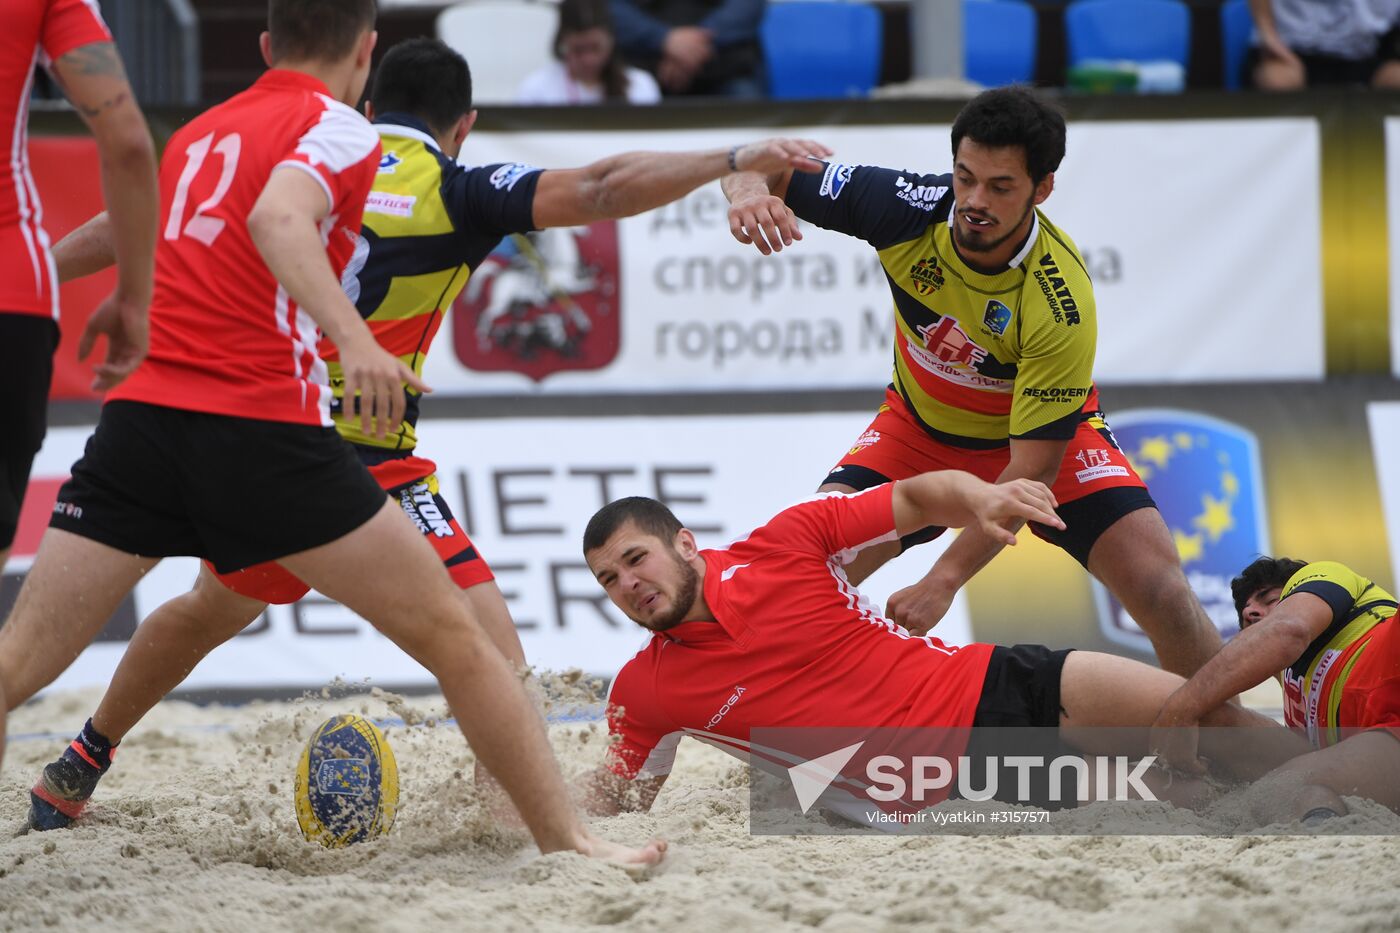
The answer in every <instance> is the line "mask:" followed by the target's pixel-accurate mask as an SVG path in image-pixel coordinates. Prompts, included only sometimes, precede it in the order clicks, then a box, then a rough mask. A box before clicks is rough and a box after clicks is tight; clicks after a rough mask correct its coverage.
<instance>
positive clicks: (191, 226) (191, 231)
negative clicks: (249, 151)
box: [165, 133, 243, 246]
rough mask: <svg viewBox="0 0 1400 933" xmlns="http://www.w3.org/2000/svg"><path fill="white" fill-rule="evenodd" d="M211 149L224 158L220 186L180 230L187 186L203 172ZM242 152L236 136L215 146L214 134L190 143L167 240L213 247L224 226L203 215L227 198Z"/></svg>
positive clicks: (220, 222)
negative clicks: (185, 239)
mask: <svg viewBox="0 0 1400 933" xmlns="http://www.w3.org/2000/svg"><path fill="white" fill-rule="evenodd" d="M211 149H212V150H213V151H214V153H215V154H216V155H219V156H221V157H222V158H223V172H222V174H220V175H219V183H218V184H217V185H215V186H214V193H213V194H211V195H209V197H208V198H206V199H205V201H204V203H203V204H200V205H199V206H198V207H196V208H195V209H194V215H193V216H192V217H190V220H189V223H186V224H184V229H183V230H182V229H181V223H182V222H183V221H184V219H185V207H186V205H187V204H188V202H189V198H190V185H191V184H193V183H194V179H195V176H197V175H198V174H199V170H200V169H201V168H203V166H204V160H205V159H207V158H208V157H209V152H210V150H211ZM242 151H243V138H242V137H241V136H240V135H239V134H237V133H233V134H230V135H228V136H225V137H224V138H223V139H221V140H219V141H218V143H217V144H216V143H215V142H214V134H213V133H210V134H209V135H208V136H205V137H203V138H202V139H198V140H195V141H194V142H192V143H190V146H189V148H188V149H186V150H185V160H186V161H185V169H184V171H182V172H181V173H180V181H179V182H178V183H177V184H176V185H175V200H174V201H172V202H171V204H170V219H169V220H168V221H166V224H165V238H166V239H167V240H178V239H179V238H180V237H181V236H182V235H183V236H187V237H191V238H193V239H196V240H198V241H199V242H201V243H203V244H204V245H205V246H213V245H214V241H215V240H216V239H218V237H219V234H220V233H223V232H224V226H225V222H224V221H223V220H221V219H220V218H218V217H210V216H208V215H207V213H206V212H207V211H212V210H213V209H214V208H216V207H218V205H219V202H220V201H222V200H223V199H224V196H225V195H226V194H228V189H229V187H230V186H231V185H232V184H233V174H234V172H236V171H237V170H238V156H239V154H240V153H241V152H242Z"/></svg>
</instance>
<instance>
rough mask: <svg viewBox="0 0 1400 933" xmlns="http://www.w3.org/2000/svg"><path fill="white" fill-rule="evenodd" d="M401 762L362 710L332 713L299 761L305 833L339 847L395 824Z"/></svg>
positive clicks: (298, 789)
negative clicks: (357, 713) (340, 713)
mask: <svg viewBox="0 0 1400 933" xmlns="http://www.w3.org/2000/svg"><path fill="white" fill-rule="evenodd" d="M398 805H399V767H398V764H397V763H396V762H395V761H394V753H393V751H392V750H391V749H390V748H389V742H388V740H387V739H385V738H384V733H382V732H380V731H379V729H378V728H377V727H376V726H375V724H374V723H372V722H370V721H369V720H368V719H365V718H363V717H361V716H352V715H342V716H336V717H335V718H334V719H328V720H326V721H325V722H324V723H322V724H321V727H320V728H319V729H317V730H316V732H315V733H314V734H313V735H312V736H311V741H309V742H307V743H306V749H305V750H304V751H303V752H302V753H301V761H300V762H299V763H298V764H297V780H296V810H297V823H298V824H300V825H301V833H302V835H303V836H305V837H306V838H307V839H309V840H311V841H312V842H319V843H320V844H321V845H323V846H326V847H327V848H331V849H337V848H340V847H341V846H348V845H350V844H352V843H355V842H363V841H364V840H366V839H370V838H372V837H374V836H382V835H384V834H385V833H387V832H388V831H389V827H391V826H393V825H394V812H395V811H396V810H397V809H398Z"/></svg>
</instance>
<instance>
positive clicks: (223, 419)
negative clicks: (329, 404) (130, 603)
mask: <svg viewBox="0 0 1400 933" xmlns="http://www.w3.org/2000/svg"><path fill="white" fill-rule="evenodd" d="M382 508H384V490H383V489H381V488H380V486H379V484H378V483H376V482H375V481H374V479H373V477H371V476H370V475H369V472H368V471H367V470H366V469H365V468H364V465H363V464H361V463H360V459H359V457H357V456H356V455H355V450H354V448H353V447H351V446H350V445H349V444H347V443H346V442H345V441H344V440H343V439H341V437H340V435H339V434H337V433H336V431H335V429H334V428H329V427H319V426H316V425H306V424H290V423H286V422H280V421H259V420H255V419H251V418H234V417H231V416H228V415H214V414H208V413H205V412H197V411H186V410H184V409H179V408H166V407H163V406H160V405H149V404H146V403H143V402H131V401H115V402H108V403H107V404H106V405H104V406H103V408H102V416H101V417H100V418H99V419H98V422H97V430H96V431H94V432H93V435H92V437H90V438H88V441H87V447H86V448H85V449H84V451H83V456H82V458H81V459H80V460H79V461H78V462H77V463H75V464H73V475H72V477H71V478H70V479H69V480H68V482H66V483H64V484H63V487H62V488H61V489H60V490H59V493H58V502H57V503H55V505H54V513H53V515H52V517H51V518H50V519H49V527H51V528H59V529H62V530H63V531H68V532H71V533H73V534H76V535H81V536H82V537H85V538H89V539H91V540H93V541H97V542H99V543H101V544H105V545H107V546H108V547H112V548H116V549H117V550H119V551H124V552H125V553H127V554H136V555H140V556H143V557H175V556H179V555H187V556H190V557H202V558H204V559H206V560H208V561H209V562H210V563H212V564H213V565H214V566H215V567H216V568H218V570H219V571H221V572H225V573H227V572H231V571H234V570H239V569H241V568H243V567H251V566H252V565H254V564H260V563H263V562H264V561H270V560H276V559H277V558H279V557H286V556H287V555H289V554H296V553H298V552H300V551H306V550H310V549H311V548H314V547H320V546H321V545H323V544H329V543H331V542H332V541H335V540H336V539H338V538H342V537H344V536H345V535H347V534H349V533H350V532H352V531H354V530H355V529H356V528H359V527H360V526H361V525H363V524H364V523H365V522H367V521H369V520H370V519H371V518H373V517H374V516H375V515H376V514H377V513H378V512H379V511H380V510H381V509H382Z"/></svg>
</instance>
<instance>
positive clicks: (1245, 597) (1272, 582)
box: [1230, 557, 1308, 628]
mask: <svg viewBox="0 0 1400 933" xmlns="http://www.w3.org/2000/svg"><path fill="white" fill-rule="evenodd" d="M1307 565H1308V562H1307V561H1305V560H1294V559H1293V558H1291V557H1260V558H1259V559H1258V560H1256V561H1255V562H1254V563H1252V564H1250V565H1249V566H1248V567H1246V568H1244V569H1243V570H1241V571H1240V575H1239V576H1238V577H1235V579H1233V580H1231V581H1230V595H1231V596H1233V597H1235V617H1236V618H1238V619H1239V622H1240V628H1244V604H1245V603H1246V602H1248V601H1249V597H1251V596H1253V595H1254V594H1256V593H1258V592H1260V591H1261V590H1270V589H1273V588H1274V587H1276V586H1283V585H1284V584H1285V583H1287V582H1288V581H1289V579H1290V578H1292V576H1293V575H1294V574H1295V573H1297V572H1298V571H1300V570H1302V569H1303V568H1304V567H1306V566H1307Z"/></svg>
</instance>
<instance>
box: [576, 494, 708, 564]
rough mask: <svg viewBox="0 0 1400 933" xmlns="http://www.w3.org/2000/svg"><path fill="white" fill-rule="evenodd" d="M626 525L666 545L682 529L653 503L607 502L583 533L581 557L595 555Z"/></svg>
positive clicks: (631, 498)
mask: <svg viewBox="0 0 1400 933" xmlns="http://www.w3.org/2000/svg"><path fill="white" fill-rule="evenodd" d="M628 522H631V523H632V524H634V525H636V526H637V528H638V529H640V530H641V531H642V532H643V533H645V534H649V535H653V536H654V537H657V538H660V539H661V540H662V541H666V542H670V541H671V540H672V539H674V538H675V537H676V532H678V531H680V530H681V528H683V527H684V526H683V525H682V524H681V522H680V519H678V518H676V515H675V513H674V512H672V511H671V510H670V509H668V508H666V506H664V505H662V504H661V503H660V502H657V501H656V500H655V499H648V498H646V497H645V496H628V497H627V498H626V499H618V500H616V501H613V502H609V503H608V504H607V505H605V506H603V507H602V508H601V509H599V510H598V511H597V512H595V513H594V515H593V517H592V518H590V519H589V520H588V527H587V528H585V529H584V530H583V553H585V554H587V553H588V552H589V551H596V550H597V549H598V548H600V547H602V546H603V545H605V544H607V543H608V539H609V538H611V537H612V536H613V535H615V534H617V531H618V529H619V528H621V527H622V526H623V525H626V524H627V523H628Z"/></svg>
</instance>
